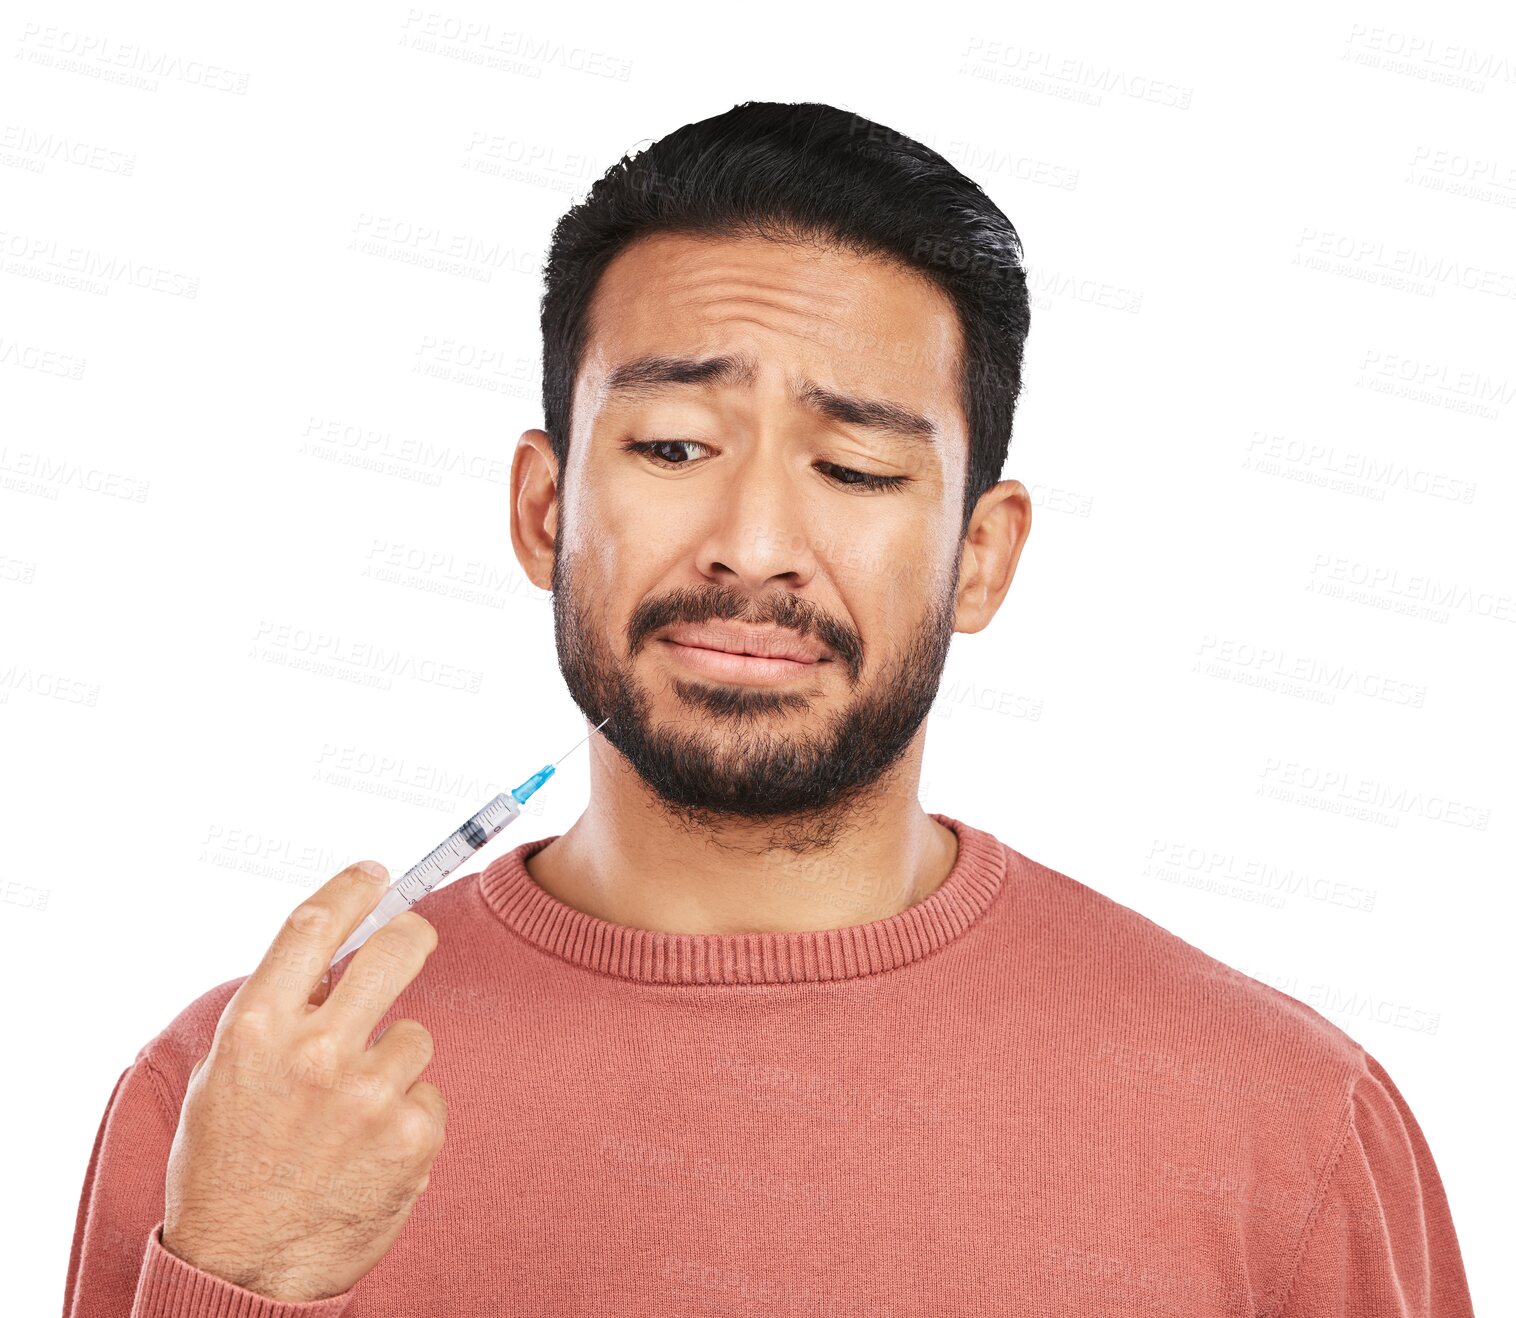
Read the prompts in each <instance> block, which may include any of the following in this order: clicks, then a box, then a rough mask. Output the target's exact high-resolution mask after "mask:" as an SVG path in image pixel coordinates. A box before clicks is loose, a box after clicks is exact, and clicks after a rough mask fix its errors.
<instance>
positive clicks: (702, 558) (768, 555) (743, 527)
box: [695, 455, 816, 595]
mask: <svg viewBox="0 0 1516 1318" xmlns="http://www.w3.org/2000/svg"><path fill="white" fill-rule="evenodd" d="M777 466H778V464H777V462H769V463H765V462H764V461H762V460H761V459H759V457H758V456H757V455H753V456H752V457H750V459H749V460H748V461H747V462H745V463H743V464H742V465H741V467H739V468H738V469H737V470H736V471H734V472H733V475H732V482H731V485H730V487H729V488H728V489H727V490H726V491H725V492H724V495H723V497H722V498H721V499H719V500H718V501H717V504H716V506H715V507H713V508H712V510H711V518H712V523H711V529H710V530H709V531H708V532H707V534H706V535H705V537H704V538H703V539H702V540H701V542H700V544H699V545H698V547H697V549H696V551H695V552H696V560H697V562H696V566H697V567H698V568H699V569H700V571H701V572H702V573H704V574H705V575H706V576H707V577H709V578H710V579H711V580H712V581H716V582H719V583H720V584H722V585H726V586H732V587H733V588H735V589H738V590H743V591H746V592H748V593H750V594H752V595H759V594H761V593H762V592H763V591H765V590H769V589H772V588H773V587H775V586H783V587H784V588H786V589H789V590H799V589H800V588H802V587H803V586H806V585H808V584H809V583H810V581H811V580H812V578H813V577H814V576H815V575H816V558H815V554H814V552H813V550H812V539H811V535H810V530H809V527H808V525H807V521H806V514H805V505H804V501H803V500H802V499H801V498H800V495H799V492H798V491H796V490H795V489H793V488H792V487H791V485H790V483H789V481H788V480H787V478H786V477H785V475H784V473H783V472H781V471H779V470H777Z"/></svg>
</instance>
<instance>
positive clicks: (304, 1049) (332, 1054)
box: [296, 1031, 343, 1076]
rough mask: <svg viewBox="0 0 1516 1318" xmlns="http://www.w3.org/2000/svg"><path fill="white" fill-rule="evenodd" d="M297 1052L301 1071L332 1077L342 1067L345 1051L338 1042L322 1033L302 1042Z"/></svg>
mask: <svg viewBox="0 0 1516 1318" xmlns="http://www.w3.org/2000/svg"><path fill="white" fill-rule="evenodd" d="M296 1051H297V1062H298V1064H299V1069H300V1070H301V1071H302V1072H303V1073H305V1074H307V1075H315V1076H322V1075H332V1074H335V1073H336V1071H337V1069H338V1068H339V1067H340V1066H341V1065H342V1058H343V1051H342V1047H341V1045H340V1044H338V1042H337V1040H336V1039H334V1038H333V1037H332V1036H331V1035H329V1034H325V1033H322V1032H319V1031H318V1032H317V1033H315V1034H312V1035H311V1036H310V1037H308V1038H306V1039H304V1040H302V1041H301V1043H300V1046H299V1048H298V1049H297V1050H296Z"/></svg>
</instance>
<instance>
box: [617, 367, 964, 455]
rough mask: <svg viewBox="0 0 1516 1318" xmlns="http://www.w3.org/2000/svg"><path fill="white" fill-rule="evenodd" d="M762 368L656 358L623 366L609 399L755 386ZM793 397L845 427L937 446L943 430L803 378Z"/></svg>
mask: <svg viewBox="0 0 1516 1318" xmlns="http://www.w3.org/2000/svg"><path fill="white" fill-rule="evenodd" d="M757 373H758V367H757V363H756V362H754V361H753V360H752V358H750V357H737V356H721V357H666V356H661V355H658V354H652V355H649V356H646V357H637V358H635V359H633V360H632V361H629V362H623V363H622V364H621V365H620V366H617V367H616V368H615V369H614V370H612V371H611V373H610V378H609V380H608V381H607V383H606V388H605V391H606V393H607V394H612V393H616V394H622V395H624V396H629V397H634V398H636V397H646V396H648V395H652V394H659V393H664V392H666V391H667V390H668V389H670V388H671V387H674V386H677V385H697V386H716V387H721V386H726V387H733V386H743V385H749V384H751V383H752V382H753V378H754V377H755V376H756V375H757ZM791 397H792V398H794V400H795V401H796V402H797V403H801V404H803V405H804V406H806V407H809V408H810V409H811V410H812V411H813V412H816V413H818V414H819V415H821V416H824V417H826V418H827V419H828V420H831V421H839V422H841V423H842V424H843V425H849V426H861V427H863V428H864V429H867V430H878V431H882V432H884V433H886V434H890V435H897V436H900V437H902V438H905V439H916V440H925V441H926V442H927V443H934V442H935V441H936V439H937V427H936V426H934V425H933V424H932V423H931V422H930V421H928V420H927V419H926V417H924V416H920V415H918V414H917V413H915V412H912V411H910V410H909V409H908V408H904V407H901V406H900V404H899V403H891V402H887V401H885V400H884V399H881V398H854V397H849V396H848V395H846V394H839V393H837V392H835V391H834V390H831V389H827V388H825V387H824V386H822V385H819V384H817V383H816V382H815V381H814V380H810V379H806V378H804V377H801V378H800V379H799V380H796V381H793V382H792V384H791Z"/></svg>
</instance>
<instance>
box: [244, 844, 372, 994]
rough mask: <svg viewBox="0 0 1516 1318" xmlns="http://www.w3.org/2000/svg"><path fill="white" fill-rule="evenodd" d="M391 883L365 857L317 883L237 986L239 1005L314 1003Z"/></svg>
mask: <svg viewBox="0 0 1516 1318" xmlns="http://www.w3.org/2000/svg"><path fill="white" fill-rule="evenodd" d="M360 865H361V866H372V867H373V868H372V870H368V869H363V868H360ZM388 886H389V874H388V872H387V871H386V870H385V868H384V866H383V865H380V864H379V863H378V862H376V861H372V860H365V861H360V862H359V864H358V865H349V866H348V867H347V868H346V869H345V870H342V871H341V872H340V873H338V874H335V875H333V876H332V878H330V879H329V880H327V882H326V883H324V884H322V885H321V887H319V888H317V889H316V891H315V892H313V893H312V894H311V895H310V896H309V897H307V898H306V899H305V900H304V901H303V902H301V903H300V905H299V906H297V907H295V909H294V910H293V911H291V912H290V913H289V916H288V917H287V918H286V919H285V921H284V925H283V927H281V928H280V930H279V933H278V934H277V935H276V936H275V938H274V941H273V942H272V943H271V944H270V945H269V949H268V951H267V952H266V953H264V956H263V960H262V961H260V962H259V963H258V965H257V967H256V968H255V969H254V970H253V973H252V974H251V975H249V976H248V977H247V979H246V980H245V981H244V982H243V984H242V986H241V987H240V988H239V989H238V990H237V993H236V1000H237V1003H238V1007H239V1009H248V1008H251V1009H254V1010H266V1011H268V1012H270V1013H271V1014H280V1013H290V1012H294V1011H296V1010H298V1009H299V1008H300V1007H301V1006H302V1005H306V1004H308V1003H309V1002H310V998H311V994H312V993H313V992H314V991H315V990H316V987H317V985H318V984H319V982H320V980H321V975H322V972H323V971H325V970H326V969H327V968H328V967H329V966H330V965H331V963H332V957H333V955H334V954H335V953H336V951H337V949H338V948H339V947H341V946H342V944H343V943H344V942H346V941H347V936H348V935H349V934H350V933H352V932H353V930H354V929H356V928H357V927H358V922H359V921H360V920H362V919H363V917H364V916H365V915H367V914H368V913H369V912H370V911H372V910H373V909H374V907H376V906H377V905H378V904H379V899H380V898H381V897H383V896H384V893H385V890H386V888H388Z"/></svg>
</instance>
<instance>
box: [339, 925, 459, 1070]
mask: <svg viewBox="0 0 1516 1318" xmlns="http://www.w3.org/2000/svg"><path fill="white" fill-rule="evenodd" d="M436 946H437V931H436V929H434V928H433V927H432V924H431V922H430V921H429V920H427V919H425V918H424V917H423V916H420V915H418V914H417V913H416V912H415V911H401V912H400V914H399V915H397V916H395V918H394V919H392V920H391V921H390V922H389V923H388V924H386V925H385V926H384V928H382V929H381V930H379V932H378V933H376V934H374V935H373V936H372V937H371V938H370V939H369V940H368V942H366V943H364V945H363V946H362V947H360V948H359V949H358V950H357V951H356V952H354V953H353V955H352V957H351V958H349V960H348V961H347V964H346V965H345V966H344V968H343V971H342V976H341V978H339V979H338V980H337V982H336V984H335V986H334V987H333V988H332V990H331V992H330V993H329V994H328V995H327V999H326V1002H325V1003H324V1004H323V1005H322V1006H321V1007H320V1008H319V1014H320V1015H321V1017H322V1023H323V1025H325V1026H326V1027H328V1028H330V1029H332V1030H333V1031H335V1032H336V1033H337V1035H338V1036H339V1037H340V1038H342V1039H344V1040H346V1041H347V1043H348V1044H349V1045H350V1046H351V1047H352V1048H353V1050H354V1051H357V1052H361V1051H363V1050H364V1049H365V1048H366V1046H367V1044H368V1041H369V1038H370V1036H372V1035H373V1033H374V1027H375V1026H377V1025H378V1024H379V1021H380V1020H381V1019H382V1018H383V1016H384V1014H385V1013H386V1012H387V1011H389V1009H390V1008H391V1007H392V1006H393V1005H394V1003H395V999H396V998H397V997H399V996H400V994H401V992H402V991H403V990H404V989H405V986H406V985H407V984H409V983H410V982H411V981H412V980H413V979H415V978H416V976H417V975H419V974H420V973H421V967H422V966H424V965H425V964H426V959H427V957H429V956H431V954H432V952H433V950H434V949H435V948H436Z"/></svg>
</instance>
